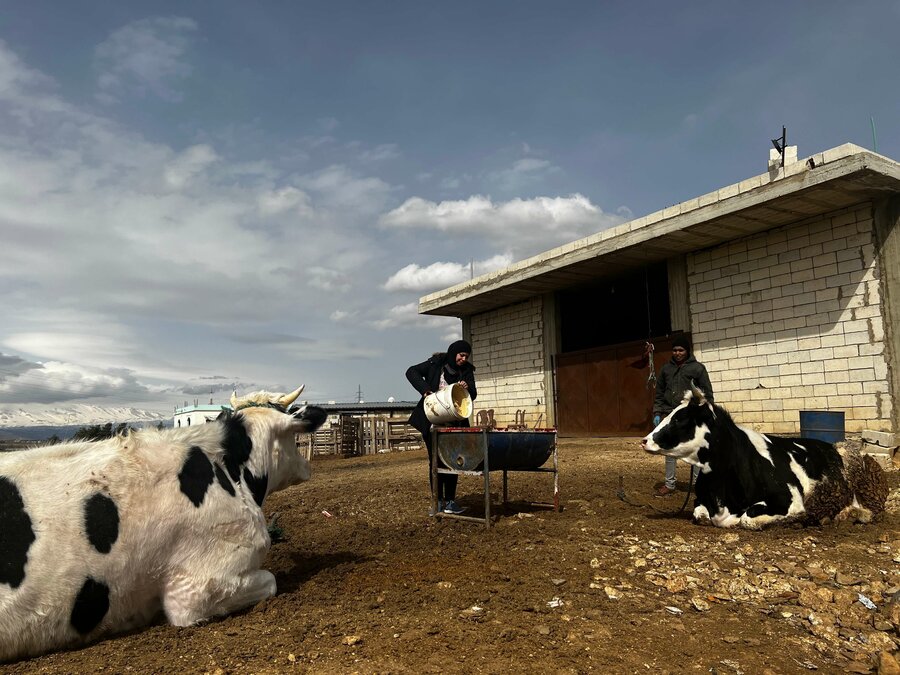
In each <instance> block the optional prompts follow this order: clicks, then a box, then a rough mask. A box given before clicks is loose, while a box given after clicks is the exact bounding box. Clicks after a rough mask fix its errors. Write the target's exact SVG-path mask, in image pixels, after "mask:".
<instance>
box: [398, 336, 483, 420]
mask: <svg viewBox="0 0 900 675" xmlns="http://www.w3.org/2000/svg"><path fill="white" fill-rule="evenodd" d="M446 364H447V354H445V353H438V354H435V355H434V356H432V357H431V358H430V359H428V360H427V361H422V363H418V364H416V365H414V366H410V367H409V368H407V369H406V379H407V380H409V383H410V384H411V385H412V386H413V387H415V389H416V391H417V392H419V393H420V394H421V395H422V398H420V399H419V403H418V405H416V407H415V410H413V412H412V415H410V416H409V423H410V424H411V425H413V426H414V427H415V428H416V429H418V430H419V431H420V432H421V433H423V434H427V433H428V432H429V431H430V429H431V422H429V421H428V418H427V417H426V416H425V394H426V393H427V392H435V391H437V390H438V388H439V387H440V386H441V369H442V368H444V366H445V365H446ZM453 369H454V370H455V371H456V372H455V373H451V372H450V371H448V370H447V369H445V368H444V381H445V382H446V383H447V384H453V383H454V382H459V381H463V382H465V383H466V386H467V387H468V391H469V396H471V397H472V400H473V401H474V400H475V397H476V396H478V390H477V389H476V388H475V366H473V365H472V364H471V363H468V362H466V363H465V364H463V366H462V367H458V366H456V365H455V364H454V366H453ZM458 426H461V427H467V426H469V420H460V422H459V424H458Z"/></svg>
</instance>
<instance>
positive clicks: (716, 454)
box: [641, 389, 888, 529]
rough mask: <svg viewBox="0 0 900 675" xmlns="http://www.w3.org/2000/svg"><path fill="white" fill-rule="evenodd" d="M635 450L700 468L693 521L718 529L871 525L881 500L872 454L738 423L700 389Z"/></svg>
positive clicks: (883, 492)
mask: <svg viewBox="0 0 900 675" xmlns="http://www.w3.org/2000/svg"><path fill="white" fill-rule="evenodd" d="M641 447H642V448H643V449H644V450H646V451H647V452H649V453H652V454H659V455H666V456H669V457H676V458H678V459H683V460H684V461H686V462H687V463H688V464H691V465H693V466H696V467H699V469H700V475H699V476H698V478H697V485H696V493H697V498H696V501H695V502H694V506H695V508H694V519H695V520H696V521H698V522H712V524H713V525H717V526H719V527H734V526H736V525H739V526H741V527H745V528H750V529H759V528H761V527H765V526H766V525H769V524H771V523H776V522H784V521H801V522H805V523H810V524H813V523H824V522H828V521H830V520H856V521H859V522H869V521H870V520H871V519H872V517H873V516H875V515H877V514H879V513H881V512H882V511H883V510H884V504H885V500H886V499H887V493H888V488H887V480H886V479H885V476H884V472H883V471H882V469H881V467H880V466H878V464H877V462H875V460H873V459H872V458H871V457H869V456H863V455H860V453H859V452H858V451H855V450H854V451H849V450H848V451H841V452H838V450H836V449H835V447H834V446H833V445H831V444H830V443H825V442H823V441H819V440H814V439H809V438H779V437H777V436H765V435H763V434H760V433H757V432H755V431H753V430H752V429H747V428H745V427H741V426H738V425H737V424H735V423H734V421H733V420H732V419H731V417H730V416H729V415H728V413H727V412H726V411H725V410H724V409H723V408H721V407H720V406H717V405H715V404H713V403H709V402H708V401H707V400H706V399H705V398H704V396H703V392H702V391H700V390H698V389H694V390H693V391H686V392H685V397H684V400H683V401H682V402H681V405H679V406H678V407H677V408H675V410H673V411H672V412H671V413H670V414H669V415H668V416H667V417H666V418H665V419H664V420H662V421H661V422H660V423H659V425H658V426H657V427H656V428H655V429H654V430H653V431H652V432H650V434H648V435H647V436H646V437H644V439H643V440H642V441H641Z"/></svg>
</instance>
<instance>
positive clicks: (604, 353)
mask: <svg viewBox="0 0 900 675" xmlns="http://www.w3.org/2000/svg"><path fill="white" fill-rule="evenodd" d="M653 344H654V346H655V347H656V350H655V353H654V359H653V361H654V365H655V370H654V372H656V373H659V369H660V367H661V366H662V365H663V364H664V363H665V362H666V361H667V360H668V359H669V358H670V357H671V346H672V339H671V338H670V337H666V338H656V339H654V340H653ZM644 345H645V342H644V341H643V340H640V341H635V342H625V343H622V344H617V345H610V346H607V347H598V348H595V349H586V350H583V351H579V352H569V353H565V354H558V355H557V356H556V359H555V361H556V393H557V427H558V429H559V433H560V434H561V435H564V436H592V435H597V436H643V435H644V434H646V433H647V432H648V431H649V430H650V425H651V420H652V418H653V397H654V394H655V390H654V389H653V388H649V387H648V385H647V380H648V377H649V375H650V368H649V364H648V363H647V359H646V357H645V356H644Z"/></svg>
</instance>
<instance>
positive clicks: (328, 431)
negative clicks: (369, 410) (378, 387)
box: [298, 415, 424, 459]
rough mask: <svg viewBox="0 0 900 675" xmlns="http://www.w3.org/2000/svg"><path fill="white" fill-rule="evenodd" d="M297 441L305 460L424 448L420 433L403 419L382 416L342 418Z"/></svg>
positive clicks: (346, 416) (348, 416) (342, 416)
mask: <svg viewBox="0 0 900 675" xmlns="http://www.w3.org/2000/svg"><path fill="white" fill-rule="evenodd" d="M299 438H300V440H299V441H298V444H299V445H300V446H301V447H302V448H303V449H304V451H305V453H306V457H307V459H312V458H313V457H315V456H316V455H343V456H345V457H352V456H354V455H374V454H376V453H379V452H398V451H402V450H417V449H419V448H422V447H424V444H423V443H422V436H421V434H419V432H418V431H416V430H415V429H414V428H413V427H412V426H410V425H409V424H408V423H407V421H406V418H405V417H402V418H401V417H385V416H382V415H368V416H364V417H356V416H353V415H341V419H340V421H339V422H338V423H336V424H332V425H330V426H327V427H322V428H321V429H319V430H318V431H316V432H315V433H312V434H308V435H307V436H301V437H299Z"/></svg>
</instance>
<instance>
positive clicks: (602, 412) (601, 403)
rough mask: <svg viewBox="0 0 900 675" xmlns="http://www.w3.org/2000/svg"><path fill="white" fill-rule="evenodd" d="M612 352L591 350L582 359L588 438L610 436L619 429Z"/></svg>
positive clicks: (615, 367)
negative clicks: (589, 434)
mask: <svg viewBox="0 0 900 675" xmlns="http://www.w3.org/2000/svg"><path fill="white" fill-rule="evenodd" d="M617 370H618V368H617V366H616V348H615V347H612V348H609V349H592V350H590V351H589V352H588V353H587V354H586V355H585V375H586V377H587V408H588V419H589V421H590V422H589V425H588V428H587V432H588V433H591V434H614V433H616V432H617V431H618V428H619V394H618V389H619V388H618V386H617V383H616V379H617V373H616V371H617Z"/></svg>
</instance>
